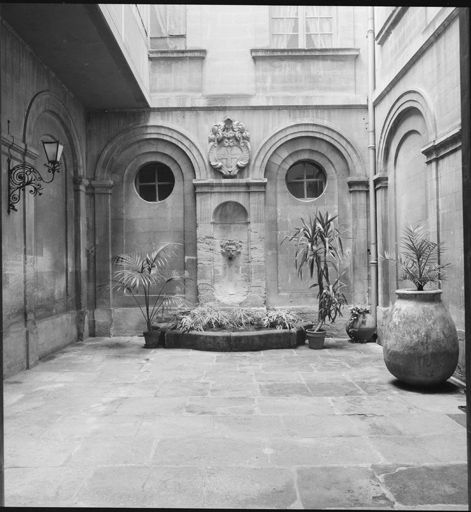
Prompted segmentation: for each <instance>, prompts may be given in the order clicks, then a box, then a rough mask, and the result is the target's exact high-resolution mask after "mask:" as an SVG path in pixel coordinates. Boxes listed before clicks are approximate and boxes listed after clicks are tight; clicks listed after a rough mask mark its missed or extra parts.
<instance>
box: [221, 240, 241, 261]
mask: <svg viewBox="0 0 471 512" xmlns="http://www.w3.org/2000/svg"><path fill="white" fill-rule="evenodd" d="M219 245H220V246H221V254H222V255H223V256H225V257H226V258H227V259H228V260H229V261H232V260H233V259H234V258H235V257H236V256H237V255H238V254H240V251H241V249H242V244H241V243H240V242H238V241H237V240H221V241H220V242H219Z"/></svg>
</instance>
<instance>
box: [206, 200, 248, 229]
mask: <svg viewBox="0 0 471 512" xmlns="http://www.w3.org/2000/svg"><path fill="white" fill-rule="evenodd" d="M248 218H249V214H248V212H247V210H246V209H245V207H244V206H242V205H241V204H240V203H238V202H237V201H224V202H223V203H220V204H218V206H216V208H215V209H214V211H213V222H217V223H219V224H245V223H247V222H248Z"/></svg>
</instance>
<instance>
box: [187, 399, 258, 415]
mask: <svg viewBox="0 0 471 512" xmlns="http://www.w3.org/2000/svg"><path fill="white" fill-rule="evenodd" d="M256 412H257V410H256V402H255V398H251V397H208V398H206V397H201V398H198V397H190V398H189V399H188V404H187V406H186V407H185V413H187V414H216V415H218V414H255V413H256Z"/></svg>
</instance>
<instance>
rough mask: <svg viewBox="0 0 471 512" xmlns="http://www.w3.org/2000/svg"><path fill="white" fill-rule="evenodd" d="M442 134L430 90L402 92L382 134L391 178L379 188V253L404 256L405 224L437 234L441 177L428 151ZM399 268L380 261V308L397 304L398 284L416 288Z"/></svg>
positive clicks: (382, 157)
mask: <svg viewBox="0 0 471 512" xmlns="http://www.w3.org/2000/svg"><path fill="white" fill-rule="evenodd" d="M436 136H437V128H436V122H435V117H434V115H433V111H432V110H431V108H430V106H429V102H428V100H427V98H426V96H425V95H424V93H423V92H421V91H418V90H410V91H406V92H404V93H402V94H401V95H400V96H399V97H398V98H397V99H396V101H395V102H394V103H393V105H392V107H391V108H390V110H389V112H388V114H387V116H386V118H385V121H384V123H383V127H382V130H381V134H380V137H379V145H378V172H379V173H380V174H381V175H383V176H387V182H386V183H387V186H381V187H377V190H376V203H377V226H378V252H379V254H382V253H383V252H384V251H394V252H395V253H396V254H400V252H401V245H400V239H401V234H402V230H403V227H404V226H405V225H409V224H412V225H414V226H415V225H417V224H421V225H423V226H424V227H426V228H427V229H429V230H430V231H431V233H432V236H433V237H436V236H437V219H438V213H437V201H436V193H437V190H436V187H437V183H436V176H435V173H434V172H433V171H432V169H431V168H429V167H428V166H427V163H426V158H425V155H424V154H423V152H422V148H423V147H424V146H426V145H427V144H428V142H429V141H431V140H434V139H435V138H436ZM399 271H400V269H399V267H398V265H396V264H395V263H394V262H389V261H386V260H384V259H381V258H380V259H379V261H378V302H379V305H380V306H389V305H390V304H392V303H393V302H394V300H395V297H396V295H395V290H396V289H397V288H400V287H405V286H410V283H408V282H404V281H400V280H399V277H400V275H399Z"/></svg>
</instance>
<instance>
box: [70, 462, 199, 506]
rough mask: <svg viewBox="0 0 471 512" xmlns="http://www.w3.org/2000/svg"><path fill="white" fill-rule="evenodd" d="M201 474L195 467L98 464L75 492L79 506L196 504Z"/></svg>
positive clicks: (197, 503)
mask: <svg viewBox="0 0 471 512" xmlns="http://www.w3.org/2000/svg"><path fill="white" fill-rule="evenodd" d="M203 483H204V474H203V471H201V470H198V468H155V467H154V468H149V467H145V466H108V467H97V468H96V469H95V471H94V472H93V473H92V474H91V475H90V476H88V478H87V479H86V481H85V483H84V485H83V486H82V487H81V488H80V490H79V491H78V492H77V494H76V497H75V500H74V501H75V503H74V505H75V506H78V507H111V508H123V507H138V508H145V507H152V508H160V507H162V508H164V507H188V508H193V507H198V506H202V504H203V488H204V485H203Z"/></svg>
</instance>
